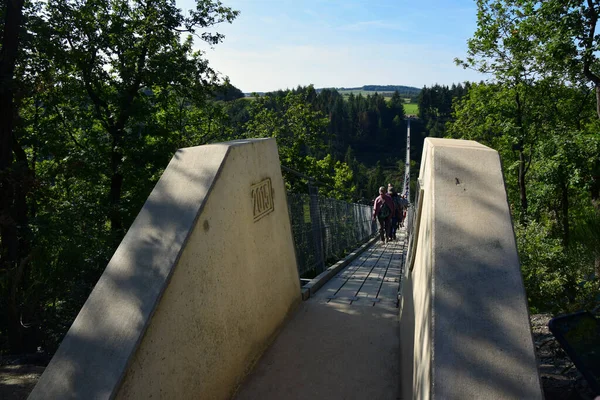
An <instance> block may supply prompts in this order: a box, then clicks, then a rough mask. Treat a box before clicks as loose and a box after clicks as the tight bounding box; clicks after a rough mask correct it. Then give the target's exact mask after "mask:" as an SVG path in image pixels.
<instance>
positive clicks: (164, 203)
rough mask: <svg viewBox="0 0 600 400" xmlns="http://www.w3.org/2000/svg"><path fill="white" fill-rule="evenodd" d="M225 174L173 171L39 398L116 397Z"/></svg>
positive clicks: (58, 359)
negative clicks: (214, 187) (199, 219)
mask: <svg viewBox="0 0 600 400" xmlns="http://www.w3.org/2000/svg"><path fill="white" fill-rule="evenodd" d="M184 151H186V149H181V150H179V151H177V152H176V154H175V156H174V160H175V161H177V160H180V158H181V156H182V152H184ZM220 167H221V164H219V165H217V166H216V167H214V168H213V169H211V168H206V166H204V170H203V171H199V169H200V168H198V170H196V171H192V172H188V171H186V170H184V169H182V168H180V167H179V165H178V164H177V163H176V162H175V163H173V162H172V163H171V164H170V165H169V167H168V170H167V171H168V173H169V174H171V175H170V179H169V180H162V178H161V181H159V182H158V183H157V185H156V187H155V188H154V190H153V191H152V193H151V195H150V197H149V198H148V200H147V201H146V203H145V204H144V206H143V208H142V210H141V211H140V213H139V214H138V216H137V217H136V220H135V221H134V222H133V224H132V226H131V227H130V229H129V231H128V233H127V235H126V236H125V238H124V239H123V241H122V242H121V244H120V246H119V248H118V249H117V250H116V252H115V253H114V255H113V257H112V259H111V260H110V262H109V264H108V266H107V268H106V270H105V271H104V273H103V275H102V276H101V278H100V279H99V281H98V283H97V284H96V286H95V288H94V290H93V291H92V294H91V295H90V297H89V298H88V300H87V301H86V303H85V304H84V306H83V307H82V310H81V312H80V314H79V315H78V316H77V318H76V320H75V322H74V323H73V325H72V326H71V328H70V330H69V332H68V333H67V335H66V337H65V339H64V340H63V342H62V344H61V346H60V347H59V349H58V351H57V352H56V354H55V356H54V358H53V359H52V361H51V362H50V364H49V366H48V368H47V369H46V372H45V374H44V375H43V376H42V378H41V379H40V381H39V384H38V387H36V389H34V392H33V393H32V394H33V396H32V398H55V397H60V396H61V395H65V394H68V396H69V397H71V398H90V397H93V398H109V397H112V396H114V395H115V394H116V392H117V391H118V389H119V385H120V382H121V381H122V379H123V377H124V374H125V372H126V369H127V366H128V364H129V362H130V361H131V358H132V357H133V355H134V354H135V351H136V349H137V347H138V345H139V343H140V341H141V339H142V337H143V335H144V332H145V330H146V328H147V326H148V324H149V323H150V320H151V317H152V315H153V313H154V310H155V308H156V306H157V304H158V303H159V302H160V298H161V295H162V293H163V292H164V290H165V288H166V286H167V284H168V281H169V278H170V276H171V274H172V272H173V269H174V267H175V265H176V263H177V259H178V258H179V256H180V255H181V252H182V250H183V248H184V247H185V243H186V241H187V239H188V237H189V235H190V234H191V232H192V229H193V227H194V225H195V223H196V219H197V217H198V215H199V214H200V213H201V211H202V205H203V204H204V202H205V201H206V199H207V198H208V196H209V195H210V189H211V187H212V185H213V184H214V181H215V180H216V177H217V176H218V172H219V169H220ZM167 171H166V172H167ZM194 172H195V173H194ZM176 182H194V190H193V192H194V193H195V194H198V193H205V196H194V195H191V196H190V195H188V196H187V197H186V196H181V193H185V192H182V190H185V189H186V187H185V186H183V187H181V185H179V187H176V186H177V185H176ZM188 188H189V187H188ZM183 351H184V350H183Z"/></svg>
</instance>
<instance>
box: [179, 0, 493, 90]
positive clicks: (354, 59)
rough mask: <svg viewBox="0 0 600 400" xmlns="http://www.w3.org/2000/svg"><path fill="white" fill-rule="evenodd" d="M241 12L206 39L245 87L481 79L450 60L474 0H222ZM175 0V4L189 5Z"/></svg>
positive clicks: (458, 49)
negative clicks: (216, 39)
mask: <svg viewBox="0 0 600 400" xmlns="http://www.w3.org/2000/svg"><path fill="white" fill-rule="evenodd" d="M223 3H224V4H225V5H227V6H230V7H232V8H234V9H236V10H240V12H241V14H240V15H239V17H238V18H237V19H236V20H235V21H234V22H233V24H231V25H228V24H224V25H221V26H219V27H218V28H217V29H216V30H217V31H218V32H221V33H223V34H225V36H226V37H225V41H224V42H223V43H221V44H219V45H217V46H215V47H214V49H211V48H209V47H208V46H206V45H201V46H200V48H201V49H203V50H204V51H206V57H207V58H208V60H209V62H210V65H211V66H212V67H213V68H215V69H216V70H218V71H219V72H220V73H221V74H223V75H224V76H229V78H230V79H231V82H232V83H233V84H234V85H235V86H237V87H238V88H240V89H241V90H242V91H244V92H252V91H272V90H277V89H285V88H293V87H296V86H297V85H308V84H314V85H315V87H317V88H319V87H354V86H362V85H367V84H376V85H384V84H390V85H392V84H393V85H408V86H416V87H422V86H423V85H428V86H429V85H432V84H435V83H440V84H451V83H453V82H455V83H458V82H463V81H466V80H481V79H483V78H485V77H484V76H482V75H480V74H477V73H475V72H473V71H468V70H463V69H462V68H460V67H457V66H455V64H454V61H453V60H454V58H455V57H459V58H460V57H464V55H465V53H466V41H467V39H468V38H469V37H470V36H471V35H472V34H473V32H474V31H475V28H476V7H475V1H474V0H420V1H419V0H396V1H391V0H390V1H388V0H385V1H377V0H372V1H362V0H361V1H358V0H328V1H325V0H296V1H289V0H223ZM193 4H194V3H193V1H191V0H178V5H179V7H181V8H183V9H187V8H190V7H192V6H193Z"/></svg>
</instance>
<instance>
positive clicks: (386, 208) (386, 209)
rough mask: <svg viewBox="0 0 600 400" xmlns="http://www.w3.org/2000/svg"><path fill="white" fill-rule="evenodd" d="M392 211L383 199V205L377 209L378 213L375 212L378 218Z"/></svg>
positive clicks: (388, 214)
mask: <svg viewBox="0 0 600 400" xmlns="http://www.w3.org/2000/svg"><path fill="white" fill-rule="evenodd" d="M391 213H392V210H390V207H389V206H388V205H387V203H386V202H385V201H384V202H383V205H382V206H381V208H380V209H379V214H377V216H378V217H379V218H387V217H389V216H390V214H391Z"/></svg>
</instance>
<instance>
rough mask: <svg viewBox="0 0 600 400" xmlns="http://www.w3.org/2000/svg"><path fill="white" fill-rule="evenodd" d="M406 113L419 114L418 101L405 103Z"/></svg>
mask: <svg viewBox="0 0 600 400" xmlns="http://www.w3.org/2000/svg"><path fill="white" fill-rule="evenodd" d="M404 113H405V114H415V115H416V114H418V113H419V105H418V104H417V103H407V104H405V105H404Z"/></svg>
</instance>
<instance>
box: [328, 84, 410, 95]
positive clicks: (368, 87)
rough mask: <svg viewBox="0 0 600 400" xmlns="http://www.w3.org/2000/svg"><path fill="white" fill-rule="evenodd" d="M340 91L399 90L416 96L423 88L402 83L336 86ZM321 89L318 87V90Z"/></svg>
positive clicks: (402, 93) (401, 92)
mask: <svg viewBox="0 0 600 400" xmlns="http://www.w3.org/2000/svg"><path fill="white" fill-rule="evenodd" d="M335 89H337V90H338V91H339V92H348V91H363V92H395V91H398V92H399V93H400V94H401V95H408V96H416V95H418V94H419V92H421V89H419V88H416V87H412V86H401V85H364V86H362V87H354V88H344V87H340V88H335ZM318 90H320V89H317V91H318Z"/></svg>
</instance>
